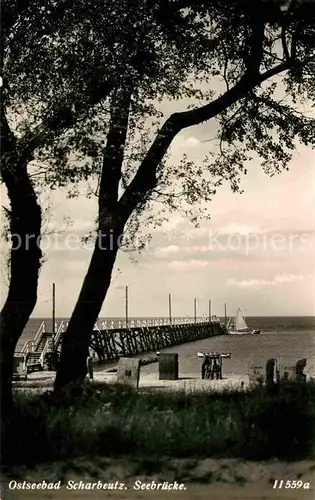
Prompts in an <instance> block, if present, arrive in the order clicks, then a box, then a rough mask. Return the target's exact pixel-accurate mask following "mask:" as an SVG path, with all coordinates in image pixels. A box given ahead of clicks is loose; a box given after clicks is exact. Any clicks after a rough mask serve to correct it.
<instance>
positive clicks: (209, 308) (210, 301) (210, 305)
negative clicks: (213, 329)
mask: <svg viewBox="0 0 315 500" xmlns="http://www.w3.org/2000/svg"><path fill="white" fill-rule="evenodd" d="M209 323H211V300H209Z"/></svg>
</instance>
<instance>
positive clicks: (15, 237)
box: [0, 164, 42, 412]
mask: <svg viewBox="0 0 315 500" xmlns="http://www.w3.org/2000/svg"><path fill="white" fill-rule="evenodd" d="M2 173H3V180H4V182H5V185H6V187H7V190H8V195H9V198H10V202H11V210H10V214H9V219H10V233H11V240H12V247H11V253H10V269H11V276H10V284H9V291H8V296H7V299H6V302H5V304H4V306H3V309H2V311H1V315H0V370H1V371H0V373H1V381H2V391H1V403H2V410H3V412H5V411H6V409H7V408H10V406H11V404H12V374H13V357H14V350H15V346H16V344H17V341H18V339H19V338H20V336H21V334H22V332H23V330H24V328H25V325H26V323H27V321H28V320H29V317H30V315H31V313H32V311H33V309H34V307H35V304H36V300H37V283H38V274H39V269H40V260H41V256H42V252H41V249H40V231H41V209H40V207H39V205H38V204H37V201H36V194H35V192H34V189H33V186H32V183H31V181H30V179H29V176H28V174H27V165H26V164H24V165H18V166H15V165H13V166H11V168H10V166H7V165H5V167H4V168H3V171H2Z"/></svg>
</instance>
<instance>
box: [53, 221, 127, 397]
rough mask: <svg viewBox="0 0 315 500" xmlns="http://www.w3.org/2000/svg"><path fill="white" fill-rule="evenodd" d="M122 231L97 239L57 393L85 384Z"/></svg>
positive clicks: (74, 315)
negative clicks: (92, 347)
mask: <svg viewBox="0 0 315 500" xmlns="http://www.w3.org/2000/svg"><path fill="white" fill-rule="evenodd" d="M121 232H122V231H118V230H116V231H113V230H112V229H108V230H107V231H102V235H99V236H98V238H97V241H96V244H95V247H94V251H93V255H92V259H91V262H90V265H89V268H88V271H87V274H86V276H85V279H84V282H83V285H82V288H81V292H80V295H79V298H78V301H77V303H76V306H75V309H74V311H73V313H72V316H71V319H70V321H69V325H68V328H67V331H66V332H65V333H64V335H63V340H62V348H61V355H60V360H59V363H58V367H57V375H56V380H55V391H58V390H60V389H62V388H63V387H65V386H66V385H67V384H69V383H70V382H78V383H79V384H82V383H83V381H84V378H85V376H86V373H87V366H86V360H87V356H88V352H89V342H90V339H91V334H92V331H93V328H94V325H95V323H96V321H97V319H98V316H99V313H100V310H101V308H102V305H103V302H104V299H105V296H106V293H107V290H108V288H109V285H110V281H111V275H112V270H113V266H114V263H115V259H116V255H117V251H118V243H119V237H120V234H121Z"/></svg>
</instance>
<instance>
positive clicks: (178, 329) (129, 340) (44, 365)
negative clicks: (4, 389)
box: [15, 321, 225, 372]
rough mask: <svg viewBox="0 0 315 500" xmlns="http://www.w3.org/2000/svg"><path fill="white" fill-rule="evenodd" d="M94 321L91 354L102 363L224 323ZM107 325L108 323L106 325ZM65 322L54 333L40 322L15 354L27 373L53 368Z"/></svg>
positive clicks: (213, 330) (206, 333) (217, 329)
mask: <svg viewBox="0 0 315 500" xmlns="http://www.w3.org/2000/svg"><path fill="white" fill-rule="evenodd" d="M102 326H103V324H102V323H101V324H100V323H96V325H95V327H94V330H93V332H92V336H91V340H90V346H89V347H90V356H91V357H92V359H93V360H94V361H97V362H100V363H103V362H106V361H110V360H118V359H119V358H120V357H132V356H136V355H137V354H142V353H150V352H156V351H158V350H160V349H163V348H166V347H172V346H176V345H179V344H184V343H186V342H195V341H196V340H201V339H205V338H208V337H213V336H216V335H222V334H224V333H225V332H224V328H223V325H222V324H220V323H219V322H218V321H216V322H214V321H212V322H210V321H206V322H202V321H196V322H189V323H188V322H187V323H174V324H155V325H141V326H133V327H129V328H105V329H104V328H102ZM106 326H107V325H106ZM66 327H67V322H64V321H63V322H62V323H61V324H60V325H59V327H58V328H55V333H54V334H53V333H52V332H48V331H47V330H46V328H45V324H44V323H43V324H42V325H41V327H40V328H39V330H38V332H37V333H36V335H35V337H34V339H33V340H28V341H27V342H26V343H25V345H24V346H23V348H22V349H21V351H20V352H17V353H15V356H16V358H17V359H16V361H17V362H18V363H19V364H21V363H22V364H23V366H24V369H25V370H26V371H28V372H31V371H34V370H44V369H52V366H53V365H54V363H53V365H52V359H56V354H57V355H58V352H60V350H61V344H62V336H63V332H64V331H65V329H66Z"/></svg>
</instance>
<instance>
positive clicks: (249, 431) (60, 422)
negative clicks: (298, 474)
mask: <svg viewBox="0 0 315 500" xmlns="http://www.w3.org/2000/svg"><path fill="white" fill-rule="evenodd" d="M314 451H315V383H314V382H308V383H305V384H302V383H294V382H286V383H282V384H280V385H279V386H277V387H274V388H272V389H268V388H266V387H257V388H256V389H254V390H252V391H244V392H238V391H231V390H229V391H225V392H223V393H215V392H201V393H189V394H185V393H183V392H178V391H177V392H174V393H169V392H165V393H145V394H141V393H137V392H136V391H133V390H132V389H130V388H128V387H124V386H119V385H117V386H115V385H106V384H97V383H94V384H90V385H87V386H86V387H85V389H84V391H83V393H80V392H76V391H75V390H73V388H72V390H71V391H68V392H67V393H64V394H62V395H60V396H58V397H57V396H55V395H54V394H53V393H48V392H47V393H45V394H42V395H30V394H25V393H16V395H15V409H14V414H13V416H12V418H11V421H10V425H9V427H8V429H6V434H5V438H4V440H3V443H2V455H3V459H2V463H3V464H4V465H7V466H11V465H19V464H23V465H27V466H35V465H36V464H39V463H42V462H47V461H58V460H64V459H71V458H75V457H78V456H103V457H108V456H120V455H124V456H125V455H132V456H133V457H150V458H148V459H145V460H146V469H147V471H150V470H151V469H152V467H153V468H156V464H159V463H161V460H162V459H163V458H165V457H171V458H187V457H190V458H192V459H197V458H206V457H222V458H231V457H242V458H244V459H252V460H262V459H268V458H278V459H282V460H298V459H303V458H309V457H311V456H313V453H314Z"/></svg>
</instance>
